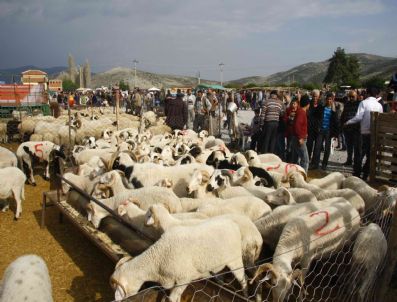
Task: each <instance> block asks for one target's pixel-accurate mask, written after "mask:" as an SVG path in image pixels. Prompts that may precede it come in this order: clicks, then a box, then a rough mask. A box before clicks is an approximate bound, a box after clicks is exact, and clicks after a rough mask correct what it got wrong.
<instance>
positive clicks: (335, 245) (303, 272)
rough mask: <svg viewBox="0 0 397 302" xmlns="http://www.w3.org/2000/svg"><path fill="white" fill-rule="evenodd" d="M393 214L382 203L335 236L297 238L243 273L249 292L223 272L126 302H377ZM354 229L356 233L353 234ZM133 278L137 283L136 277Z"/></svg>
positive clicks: (149, 290)
mask: <svg viewBox="0 0 397 302" xmlns="http://www.w3.org/2000/svg"><path fill="white" fill-rule="evenodd" d="M393 210H394V205H393V204H390V203H387V204H384V203H382V202H381V203H379V204H378V205H377V207H376V208H375V209H374V210H372V211H371V212H369V213H368V212H367V213H366V214H365V215H363V216H362V217H360V216H354V217H349V219H348V220H347V221H346V217H344V220H345V225H343V226H341V227H340V228H339V229H337V231H336V232H329V233H326V234H324V235H322V236H320V237H318V236H317V237H318V238H315V239H314V240H310V242H308V243H307V244H302V243H301V242H302V241H304V240H302V239H301V238H302V237H304V236H305V234H301V233H297V234H295V236H294V237H293V239H292V242H296V244H295V246H294V247H293V248H292V249H290V250H288V248H287V249H286V250H284V251H283V252H282V253H281V254H278V249H276V252H275V254H274V255H273V257H269V258H260V259H259V260H258V261H257V263H256V265H255V266H253V267H249V268H248V267H245V277H246V279H247V288H246V289H243V288H242V286H241V284H242V283H241V281H240V282H238V281H237V279H238V278H236V275H235V272H236V270H234V271H229V270H227V269H225V270H223V271H222V272H220V273H217V274H212V275H211V276H210V277H208V278H202V279H199V280H194V281H193V282H191V283H188V284H177V285H176V286H172V287H170V288H167V289H164V288H163V287H161V286H158V285H155V284H153V283H150V282H148V283H145V285H144V286H143V289H141V291H139V292H138V293H137V294H134V295H131V296H129V297H128V298H124V299H122V301H155V300H156V301H157V300H159V299H166V298H167V299H169V300H170V301H377V286H376V284H377V280H378V279H379V276H380V274H381V272H382V270H383V268H384V267H385V265H386V263H385V253H386V249H385V248H386V247H385V244H386V242H385V239H383V240H382V238H379V237H382V236H384V235H387V234H388V233H389V230H390V225H391V224H390V221H391V213H392V212H393ZM334 218H335V217H334ZM373 221H375V222H377V225H379V227H380V229H379V230H381V231H380V233H379V232H378V233H377V232H375V233H373V234H371V235H368V234H370V233H369V232H368V229H369V228H375V229H376V226H375V225H374V224H373ZM327 223H329V224H330V226H328V227H332V225H335V224H333V223H332V221H331V220H330V221H328V222H327ZM354 224H356V225H357V228H356V229H355V230H354V232H351V229H352V226H353V225H354ZM307 231H308V232H310V231H311V232H314V231H315V230H307ZM349 232H350V233H349ZM347 233H349V234H348V235H346V234H347ZM282 236H284V235H282ZM360 236H361V237H360ZM371 236H372V237H371ZM362 237H363V238H365V240H362ZM374 242H375V243H376V242H380V243H382V244H376V245H374ZM382 245H383V246H382ZM330 247H331V248H330ZM265 249H266V246H264V250H265ZM262 254H263V253H262ZM308 254H312V255H314V256H313V259H312V261H310V260H309V261H308V259H306V257H307V256H308ZM360 259H361V261H359V260H360ZM286 260H292V261H290V262H288V261H286ZM165 261H167V260H165ZM280 263H281V264H284V265H285V264H288V263H289V264H290V265H291V267H290V269H288V267H287V266H283V265H280ZM150 265H152V264H150V263H148V266H150ZM180 265H181V266H182V267H183V266H184V264H183V263H181V264H180ZM130 277H131V280H132V281H131V282H132V283H133V282H134V281H133V279H134V276H130ZM148 281H150V280H148ZM180 294H181V295H182V296H181V299H180V300H179V295H180Z"/></svg>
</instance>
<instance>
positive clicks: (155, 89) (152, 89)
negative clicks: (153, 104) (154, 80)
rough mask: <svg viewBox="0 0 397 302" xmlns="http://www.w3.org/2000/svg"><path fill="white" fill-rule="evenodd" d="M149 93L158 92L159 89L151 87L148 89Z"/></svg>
mask: <svg viewBox="0 0 397 302" xmlns="http://www.w3.org/2000/svg"><path fill="white" fill-rule="evenodd" d="M148 90H149V91H160V89H158V88H157V87H152V88H149V89H148Z"/></svg>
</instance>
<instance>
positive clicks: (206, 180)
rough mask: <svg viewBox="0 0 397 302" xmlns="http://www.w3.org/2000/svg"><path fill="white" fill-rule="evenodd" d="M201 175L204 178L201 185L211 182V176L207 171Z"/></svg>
mask: <svg viewBox="0 0 397 302" xmlns="http://www.w3.org/2000/svg"><path fill="white" fill-rule="evenodd" d="M201 175H202V177H203V178H202V180H201V184H202V185H203V184H206V183H207V182H208V181H209V180H210V174H209V173H208V172H207V171H206V170H202V171H201Z"/></svg>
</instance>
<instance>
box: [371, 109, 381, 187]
mask: <svg viewBox="0 0 397 302" xmlns="http://www.w3.org/2000/svg"><path fill="white" fill-rule="evenodd" d="M378 119H379V112H371V155H370V157H371V158H370V169H369V181H370V182H374V181H375V178H376V157H377V146H378V143H377V140H378Z"/></svg>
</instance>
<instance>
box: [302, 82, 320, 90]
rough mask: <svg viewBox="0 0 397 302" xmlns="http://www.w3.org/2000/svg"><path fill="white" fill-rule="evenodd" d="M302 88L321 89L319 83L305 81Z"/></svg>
mask: <svg viewBox="0 0 397 302" xmlns="http://www.w3.org/2000/svg"><path fill="white" fill-rule="evenodd" d="M302 88H303V89H305V90H314V89H321V84H318V83H306V84H303V85H302Z"/></svg>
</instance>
